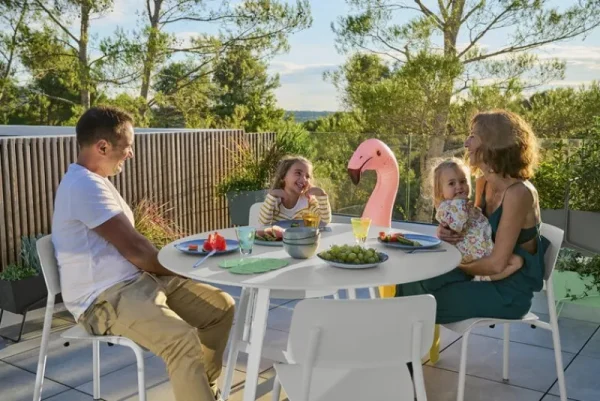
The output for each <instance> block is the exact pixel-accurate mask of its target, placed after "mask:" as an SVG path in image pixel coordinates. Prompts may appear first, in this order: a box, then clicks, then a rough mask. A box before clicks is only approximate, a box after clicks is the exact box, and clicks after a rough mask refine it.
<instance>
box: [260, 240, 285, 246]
mask: <svg viewBox="0 0 600 401" xmlns="http://www.w3.org/2000/svg"><path fill="white" fill-rule="evenodd" d="M254 244H255V245H261V246H283V239H282V240H279V241H263V240H260V239H255V240H254Z"/></svg>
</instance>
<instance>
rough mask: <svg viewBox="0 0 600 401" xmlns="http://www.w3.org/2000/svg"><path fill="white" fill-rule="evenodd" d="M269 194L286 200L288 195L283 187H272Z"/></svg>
mask: <svg viewBox="0 0 600 401" xmlns="http://www.w3.org/2000/svg"><path fill="white" fill-rule="evenodd" d="M269 195H271V196H274V197H276V198H279V199H281V200H285V197H286V196H287V194H286V193H285V191H284V190H283V189H271V190H270V191H269Z"/></svg>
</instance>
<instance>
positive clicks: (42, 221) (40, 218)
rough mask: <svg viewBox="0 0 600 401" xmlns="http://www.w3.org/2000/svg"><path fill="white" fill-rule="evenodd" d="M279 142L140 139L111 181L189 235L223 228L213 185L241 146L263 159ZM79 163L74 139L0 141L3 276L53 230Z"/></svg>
mask: <svg viewBox="0 0 600 401" xmlns="http://www.w3.org/2000/svg"><path fill="white" fill-rule="evenodd" d="M274 139H275V134H274V133H259V134H246V133H244V132H243V131H241V130H205V131H202V130H199V131H194V132H169V133H138V134H136V136H135V144H134V151H135V157H134V158H133V159H132V160H129V161H127V163H126V164H125V168H124V170H123V173H122V174H120V175H118V176H116V177H114V178H113V179H112V180H113V183H114V184H115V186H116V187H117V189H118V190H119V192H120V193H121V194H122V196H123V198H124V199H125V200H126V201H127V203H128V204H130V205H133V204H135V203H136V202H137V201H139V200H141V199H144V198H149V199H151V200H153V201H155V202H156V203H158V204H161V205H162V204H167V205H168V208H169V209H170V211H169V217H170V218H172V219H173V220H174V221H175V222H176V223H177V224H178V225H179V226H180V227H181V228H182V229H183V230H184V231H185V232H188V233H194V232H204V231H208V230H218V229H222V228H225V227H228V226H229V225H230V221H229V211H228V208H227V201H226V199H225V198H224V197H217V196H216V185H217V184H218V183H219V182H220V181H221V179H222V178H223V177H224V175H225V174H227V172H229V171H230V170H231V169H233V168H234V163H233V161H234V158H235V155H236V154H238V153H237V152H239V149H240V148H239V144H242V143H247V144H248V145H249V146H250V147H251V149H253V150H254V151H255V152H256V153H257V154H258V155H260V154H262V152H264V151H265V149H267V148H268V146H269V145H270V144H271V143H272V141H273V140H274ZM76 158H77V143H76V140H75V137H74V136H53V137H50V136H40V137H0V270H1V269H2V268H3V267H4V266H7V265H8V264H9V263H12V262H15V261H16V260H17V258H18V255H19V253H20V243H21V237H22V236H34V235H38V234H48V233H49V232H50V231H51V223H52V211H53V208H54V204H53V203H54V195H55V193H56V189H57V187H58V184H59V182H60V180H61V179H62V177H63V175H64V174H65V172H66V170H67V168H68V166H69V164H70V163H73V162H74V161H75V160H76Z"/></svg>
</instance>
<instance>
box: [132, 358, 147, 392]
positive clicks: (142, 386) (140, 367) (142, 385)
mask: <svg viewBox="0 0 600 401" xmlns="http://www.w3.org/2000/svg"><path fill="white" fill-rule="evenodd" d="M133 352H134V353H135V359H136V361H137V373H138V398H139V401H146V370H145V369H146V368H145V364H144V352H143V351H142V350H141V349H140V348H133Z"/></svg>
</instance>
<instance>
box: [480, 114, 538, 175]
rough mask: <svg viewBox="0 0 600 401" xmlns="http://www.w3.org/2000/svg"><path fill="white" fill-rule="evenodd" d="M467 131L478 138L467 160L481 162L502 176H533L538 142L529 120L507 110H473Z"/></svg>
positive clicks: (536, 160) (536, 161)
mask: <svg viewBox="0 0 600 401" xmlns="http://www.w3.org/2000/svg"><path fill="white" fill-rule="evenodd" d="M471 133H472V134H474V135H477V136H478V137H479V138H480V139H481V146H480V147H479V148H478V149H477V150H476V151H475V154H474V157H473V160H471V164H473V165H476V164H479V163H484V164H486V165H487V167H489V168H490V169H491V170H493V172H495V173H497V174H500V175H501V176H504V177H506V176H509V177H513V178H518V179H522V180H528V179H530V178H531V177H533V173H534V170H535V168H536V167H537V163H538V143H537V139H536V137H535V134H534V133H533V130H532V129H531V127H530V126H529V124H527V122H525V120H523V118H521V117H520V116H519V115H517V114H515V113H513V112H510V111H507V110H492V111H487V112H481V113H477V115H475V117H473V119H472V120H471Z"/></svg>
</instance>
